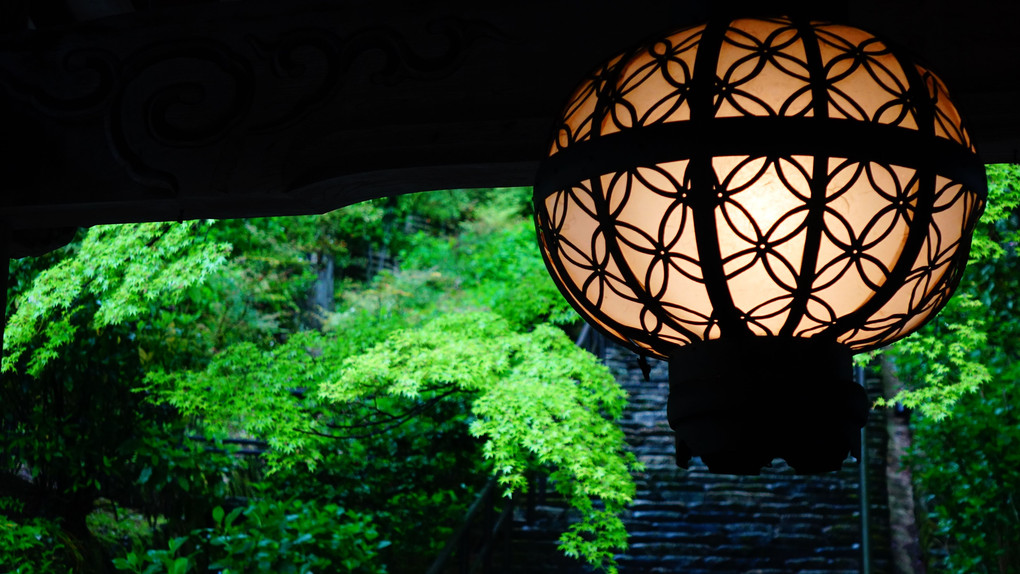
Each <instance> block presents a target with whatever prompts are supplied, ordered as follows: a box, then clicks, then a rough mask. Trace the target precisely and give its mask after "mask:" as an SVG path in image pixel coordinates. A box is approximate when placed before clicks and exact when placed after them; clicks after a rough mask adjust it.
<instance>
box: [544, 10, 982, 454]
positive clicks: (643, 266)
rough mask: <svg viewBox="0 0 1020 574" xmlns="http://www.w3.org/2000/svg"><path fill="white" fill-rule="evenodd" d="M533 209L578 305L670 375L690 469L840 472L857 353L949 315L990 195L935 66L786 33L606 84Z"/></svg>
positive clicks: (734, 25)
mask: <svg viewBox="0 0 1020 574" xmlns="http://www.w3.org/2000/svg"><path fill="white" fill-rule="evenodd" d="M534 193H535V195H534V203H535V220H536V226H537V228H538V230H539V243H540V247H541V251H542V254H543V257H544V258H545V261H546V264H547V267H548V269H549V271H550V273H551V274H552V276H553V279H554V280H555V281H556V283H557V284H558V285H559V287H560V289H561V290H562V291H563V293H564V295H565V296H566V297H567V299H568V300H569V301H570V302H571V303H572V305H573V306H574V307H575V309H577V310H578V312H579V313H581V315H582V316H584V317H585V319H586V320H588V321H589V322H590V323H592V324H593V325H594V326H595V327H597V328H598V329H599V330H600V331H602V332H603V333H604V334H605V335H607V336H609V337H610V338H612V339H614V340H615V341H617V342H619V343H621V344H623V345H624V346H627V347H629V348H631V349H633V350H635V351H637V352H639V353H642V354H645V355H650V356H654V357H659V358H663V359H669V360H670V378H671V385H670V386H671V391H670V395H671V396H670V403H669V404H670V414H669V417H670V424H671V426H673V427H674V429H675V430H677V433H678V434H677V436H678V461H679V462H680V463H683V462H684V460H685V457H686V456H688V455H689V454H694V455H700V456H702V458H703V459H705V461H706V462H708V463H709V466H710V468H711V467H712V466H713V464H712V462H714V463H715V467H716V468H718V469H720V470H723V471H736V472H755V469H756V468H760V467H761V465H762V464H763V463H764V464H767V463H768V462H769V461H771V459H772V457H773V456H780V457H783V458H786V459H787V460H788V462H790V463H791V464H792V465H794V466H795V467H797V469H798V471H806V472H814V471H819V470H829V469H832V468H839V466H840V463H841V462H842V460H843V459H844V458H845V457H846V454H847V452H848V451H849V450H851V449H852V448H853V446H854V442H855V437H856V436H858V433H857V430H858V429H859V428H860V427H861V426H862V425H863V424H864V420H865V419H866V415H867V409H868V406H867V397H866V396H865V395H864V392H863V391H862V390H861V389H860V387H859V385H856V384H855V383H854V382H853V380H852V377H851V367H850V356H851V354H853V353H856V352H860V351H865V350H869V349H874V348H877V347H880V346H883V345H886V344H888V343H891V342H893V341H895V340H897V339H900V338H902V337H904V336H906V335H907V334H909V333H911V332H912V331H914V330H916V329H917V328H918V327H920V326H921V325H922V324H923V323H924V322H925V321H926V320H928V319H930V318H931V317H932V316H933V315H934V314H935V313H936V312H937V311H938V310H939V309H941V308H942V307H943V306H944V305H945V303H946V302H947V301H948V299H949V297H950V295H951V294H952V291H953V289H954V288H955V287H956V285H957V283H958V282H959V279H960V276H961V274H962V272H963V269H964V265H965V263H966V260H967V256H968V252H969V246H970V237H971V234H972V232H973V228H974V226H975V224H976V222H977V219H978V216H979V215H980V212H981V210H982V209H983V206H984V202H985V198H986V196H987V190H986V182H985V176H984V167H983V165H982V164H981V162H980V160H979V159H978V157H977V155H976V152H975V149H974V146H973V143H972V141H971V139H970V136H969V135H968V133H967V130H966V128H965V127H964V124H963V121H962V119H961V117H960V114H959V111H958V110H957V107H956V105H955V104H954V103H953V102H952V101H951V100H950V99H949V95H948V90H947V89H946V86H945V84H944V83H943V82H942V80H941V79H939V77H938V76H936V75H935V74H934V73H933V72H932V71H931V70H930V69H929V68H928V67H927V66H925V65H923V64H921V63H918V62H917V61H915V60H914V59H913V58H911V57H910V56H908V55H907V54H905V53H904V52H903V51H901V50H898V49H896V48H894V47H893V46H892V45H890V44H889V43H888V42H885V41H883V40H882V39H880V38H878V37H876V36H874V35H872V34H870V33H868V32H865V31H862V30H859V29H857V28H853V27H849V26H844V25H838V24H832V23H827V22H818V21H810V20H806V19H798V18H789V17H777V18H746V19H727V20H716V21H711V22H709V23H708V24H704V25H699V26H693V27H688V28H684V29H681V30H677V31H673V32H670V33H668V34H665V35H662V36H660V37H657V38H655V39H652V40H650V41H648V42H645V43H644V44H642V45H640V46H638V47H636V48H634V49H631V50H628V51H627V52H624V53H622V54H620V55H618V56H616V57H614V58H612V59H611V60H609V61H608V62H606V63H605V64H603V65H601V66H599V67H598V68H597V69H595V70H594V71H593V72H592V73H591V74H590V75H589V76H588V77H586V78H585V79H584V80H583V81H582V82H581V84H580V86H579V87H578V88H577V89H576V91H575V92H574V94H573V96H572V97H571V98H570V100H569V102H568V104H567V106H566V108H565V110H564V112H563V114H562V116H561V119H560V121H559V123H558V125H557V127H556V130H555V135H554V137H553V141H552V144H551V146H550V149H549V154H548V157H547V158H546V159H545V160H544V161H543V163H542V165H541V166H540V169H539V174H538V177H537V180H536V184H535V192H534ZM833 409H835V414H833V412H834V411H833ZM808 412H810V413H816V412H820V413H822V414H817V415H816V414H810V415H808V414H805V413H808ZM777 420H779V421H782V422H780V423H776V422H775V421H777ZM809 437H814V438H809ZM818 437H821V438H818ZM822 451H825V452H824V453H823V452H822ZM795 462H796V464H795ZM798 464H799V466H798ZM713 470H715V469H714V468H713Z"/></svg>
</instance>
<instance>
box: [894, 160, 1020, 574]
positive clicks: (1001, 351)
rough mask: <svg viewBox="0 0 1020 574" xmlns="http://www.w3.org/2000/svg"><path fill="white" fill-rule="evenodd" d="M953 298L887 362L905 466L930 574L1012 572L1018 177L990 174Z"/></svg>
mask: <svg viewBox="0 0 1020 574" xmlns="http://www.w3.org/2000/svg"><path fill="white" fill-rule="evenodd" d="M988 172H989V186H990V192H989V209H988V211H987V212H986V213H985V215H984V217H982V221H981V224H980V225H979V227H978V232H977V234H976V237H975V249H974V251H973V252H972V257H971V261H970V264H969V265H968V268H967V273H966V275H965V277H964V279H963V281H962V282H961V285H960V291H959V293H958V294H957V295H956V296H955V297H954V298H953V300H952V301H951V302H950V304H949V305H948V306H947V308H946V309H945V310H944V311H943V312H942V313H941V314H940V315H939V317H938V318H936V319H935V320H934V321H932V322H931V323H929V324H928V325H926V326H925V327H924V328H923V329H921V330H920V331H919V332H918V333H916V334H915V335H912V336H911V337H909V338H908V339H905V340H904V341H902V342H901V343H898V344H897V345H896V346H895V347H894V348H893V349H892V350H891V351H890V354H891V355H892V357H893V359H894V360H895V362H896V364H897V367H898V370H899V375H900V378H901V379H902V380H903V381H904V382H905V383H906V384H907V385H908V387H910V388H908V390H907V392H906V393H904V394H901V395H899V396H897V397H896V398H895V399H896V400H901V401H903V403H904V404H905V405H907V406H908V407H912V408H916V409H917V413H916V415H915V416H914V417H913V418H912V425H913V431H914V445H913V446H914V452H913V455H912V456H911V457H910V465H911V468H912V471H913V477H914V481H915V488H916V491H917V493H918V494H919V496H920V502H921V504H920V507H921V509H922V516H921V520H922V532H923V534H924V540H923V542H924V543H925V545H926V546H927V547H928V548H929V550H930V552H929V555H930V556H929V559H930V561H931V564H930V567H931V570H932V571H935V572H952V573H958V574H1017V573H1020V410H1018V409H1020V306H1018V305H1020V303H1018V301H1020V275H1018V274H1017V269H1018V268H1020V255H1018V252H1017V240H1018V239H1020V233H1018V230H1020V220H1018V218H1017V215H1016V213H1015V212H1014V210H1015V209H1016V206H1017V204H1018V203H1020V166H1015V165H1009V166H989V168H988Z"/></svg>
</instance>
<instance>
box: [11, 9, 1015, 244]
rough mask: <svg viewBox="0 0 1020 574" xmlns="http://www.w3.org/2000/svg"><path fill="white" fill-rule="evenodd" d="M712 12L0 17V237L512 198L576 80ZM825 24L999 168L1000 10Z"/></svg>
mask: <svg viewBox="0 0 1020 574" xmlns="http://www.w3.org/2000/svg"><path fill="white" fill-rule="evenodd" d="M720 4H721V3H720V2H715V3H711V2H707V1H692V2H684V1H678V0H672V1H667V0H628V1H627V2H619V1H617V2H611V1H608V0H598V1H593V0H588V1H582V0H570V1H565V0H560V1H554V0H550V1H548V2H543V3H529V2H484V1H479V0H474V1H472V2H467V1H463V0H449V1H443V2H439V1H435V0H433V1H428V0H372V1H336V0H334V1H321V0H320V1H311V0H279V1H276V2H264V1H258V2H163V3H156V2H143V1H136V2H128V1H127V0H102V1H100V0H80V1H77V2H52V1H45V2H42V1H40V2H33V1H31V0H20V1H15V2H11V3H10V4H9V6H8V7H7V8H5V9H3V10H5V11H2V12H0V30H2V31H0V122H2V123H0V125H2V126H3V132H2V133H3V136H2V137H3V142H4V143H3V146H4V147H3V149H4V153H3V155H2V156H0V185H2V186H3V191H2V201H0V223H3V224H5V225H6V226H8V227H9V228H11V229H14V230H15V232H18V230H32V229H39V230H41V229H47V228H58V227H69V226H84V225H92V224H96V223H112V222H127V221H141V220H174V219H191V218H207V217H214V218H223V217H244V216H258V215H271V214H273V215H282V214H298V213H318V212H325V211H328V210H331V209H335V208H337V207H341V206H343V205H348V204H350V203H353V202H357V201H361V200H364V199H367V198H372V197H379V196H383V195H388V194H396V193H406V192H413V191H424V190H430V189H441V188H455V187H474V186H478V187H482V186H484V187H499V186H516V185H530V184H531V181H532V179H533V177H534V173H535V168H536V165H537V163H538V160H539V158H540V157H541V156H542V154H543V151H544V150H545V148H546V140H547V138H548V137H549V135H550V129H551V126H552V124H553V121H554V119H555V118H554V117H555V115H556V114H557V113H558V112H559V110H560V108H561V106H562V105H563V102H564V100H565V98H566V97H567V96H568V95H569V93H570V91H571V89H572V87H573V85H574V84H575V82H576V81H577V80H578V79H579V78H580V77H581V76H582V75H583V74H584V73H585V72H587V71H588V70H590V69H591V68H592V67H593V66H595V65H596V64H598V63H599V62H600V61H601V60H603V59H604V58H606V57H608V56H610V55H612V54H614V53H615V52H617V51H619V50H621V49H623V48H626V47H628V46H629V45H631V44H633V43H635V42H637V41H639V40H640V39H642V38H644V37H646V36H648V35H649V34H651V33H654V32H657V31H662V30H665V29H668V28H671V27H674V26H679V25H684V24H690V23H695V22H697V21H699V20H702V19H704V18H705V17H706V16H707V15H709V13H710V12H712V11H713V10H714V9H717V8H718V6H719V5H720ZM725 5H727V6H729V5H730V4H729V3H727V4H725ZM761 5H762V4H761V3H757V4H756V6H759V7H760V6H761ZM711 6H714V7H716V8H712V7H711ZM829 10H830V11H832V12H837V13H838V14H837V15H838V16H839V17H840V18H841V19H842V20H844V21H845V22H847V23H849V24H854V25H857V26H860V27H863V28H866V29H868V30H871V31H874V32H877V33H879V34H882V35H885V36H886V37H888V38H890V39H892V40H894V41H895V42H898V43H899V44H901V45H904V46H906V47H907V48H909V49H910V50H912V51H913V52H915V53H916V54H918V55H920V57H921V58H922V59H923V60H924V61H926V62H928V63H929V64H930V65H931V67H932V68H933V69H935V70H936V71H938V72H939V73H940V75H941V76H942V77H943V78H944V79H945V80H946V82H947V83H948V84H949V86H950V89H951V91H952V93H953V94H954V96H955V98H956V99H957V100H958V101H959V102H960V105H961V107H962V108H963V110H964V112H965V114H966V115H967V118H968V120H969V127H970V130H971V132H972V135H973V136H974V138H975V140H976V142H977V145H978V149H979V152H980V153H981V155H982V157H983V159H984V161H986V162H1007V161H1016V160H1017V159H1018V150H1020V112H1018V109H1017V104H1018V103H1020V32H1018V30H1020V2H1015V1H1012V0H1010V1H1005V0H972V1H969V2H959V1H949V0H943V1H931V2H920V1H917V0H910V1H908V0H863V1H855V2H853V3H847V4H845V5H843V4H840V5H838V6H836V7H835V8H832V7H830V8H829ZM922 10H923V11H922Z"/></svg>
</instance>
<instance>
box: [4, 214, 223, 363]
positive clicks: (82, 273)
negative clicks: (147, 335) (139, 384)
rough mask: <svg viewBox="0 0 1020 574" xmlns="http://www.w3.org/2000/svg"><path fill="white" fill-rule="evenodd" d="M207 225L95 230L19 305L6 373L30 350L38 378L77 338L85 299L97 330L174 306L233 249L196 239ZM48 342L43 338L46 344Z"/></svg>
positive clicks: (9, 335)
mask: <svg viewBox="0 0 1020 574" xmlns="http://www.w3.org/2000/svg"><path fill="white" fill-rule="evenodd" d="M199 227H200V225H199V224H198V223H196V222H187V223H140V224H135V225H123V226H112V225H100V226H96V227H93V228H92V229H90V230H89V231H88V233H87V234H86V235H85V238H84V239H83V240H82V241H81V245H80V246H78V253H77V254H76V256H75V257H69V258H66V259H63V260H62V261H60V262H59V263H58V264H57V265H55V266H54V267H51V268H49V269H47V270H45V271H43V272H42V273H41V274H40V275H39V276H38V277H37V278H36V279H35V281H34V282H33V284H32V287H31V289H29V290H28V291H27V292H25V293H24V294H22V296H21V297H20V299H19V300H18V301H17V302H16V304H15V307H16V311H15V313H14V314H13V316H11V317H10V319H9V321H8V323H7V328H6V330H5V332H4V341H3V348H4V357H3V366H2V369H3V371H4V372H8V371H12V370H14V369H15V368H17V365H18V362H19V360H21V359H22V356H23V355H24V354H25V352H26V351H27V350H29V349H30V348H31V349H32V351H31V353H29V357H28V363H27V370H28V373H29V374H30V375H32V376H38V375H39V374H40V373H41V372H42V370H43V368H44V367H45V366H46V365H47V364H48V363H49V362H50V361H52V360H54V359H55V358H57V357H58V356H59V349H60V348H61V347H63V346H65V345H66V344H67V343H69V342H70V341H71V339H72V338H73V337H74V336H75V334H76V330H77V329H76V328H75V326H74V325H73V324H72V320H71V319H72V317H73V316H74V314H75V312H76V311H78V310H79V309H80V305H81V301H82V299H83V298H84V297H92V298H94V299H95V300H96V301H98V303H99V309H98V311H97V312H96V313H95V315H94V316H93V318H92V321H91V328H93V329H96V330H100V329H103V328H104V327H107V326H110V325H118V324H121V323H123V322H125V321H130V320H133V319H136V318H138V317H139V316H140V315H141V314H142V313H144V312H148V311H149V309H150V308H151V307H152V305H153V304H154V302H156V301H160V302H162V303H164V304H172V303H173V302H174V301H177V300H180V298H182V297H183V296H184V294H185V290H186V289H188V288H189V287H191V286H193V285H196V284H198V283H199V282H201V281H202V280H203V279H205V278H206V277H207V276H209V275H210V274H211V273H213V272H214V271H215V270H216V269H218V268H219V267H220V266H222V265H223V263H224V262H225V261H226V255H227V253H228V252H229V250H230V247H229V246H228V245H226V244H223V243H209V242H205V241H202V240H201V238H199V237H197V236H196V234H197V233H198V230H199ZM40 339H41V340H40Z"/></svg>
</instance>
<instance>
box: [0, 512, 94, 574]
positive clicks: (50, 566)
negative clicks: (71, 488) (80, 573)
mask: <svg viewBox="0 0 1020 574" xmlns="http://www.w3.org/2000/svg"><path fill="white" fill-rule="evenodd" d="M66 542H67V539H66V536H65V535H64V534H63V533H62V532H61V530H60V527H59V526H58V525H57V524H55V523H53V522H50V521H48V520H44V519H42V518H29V519H26V520H21V521H18V520H14V519H12V518H9V517H8V516H6V515H4V514H0V572H4V573H9V574H56V573H64V572H68V573H70V572H75V571H76V570H77V567H78V566H80V564H81V557H80V556H76V553H75V551H74V548H73V546H72V545H70V544H67V543H66Z"/></svg>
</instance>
